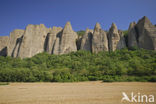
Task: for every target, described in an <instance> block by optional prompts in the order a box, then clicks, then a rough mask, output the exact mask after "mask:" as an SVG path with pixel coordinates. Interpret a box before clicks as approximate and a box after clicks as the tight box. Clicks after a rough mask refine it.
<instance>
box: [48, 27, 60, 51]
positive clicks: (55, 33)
mask: <svg viewBox="0 0 156 104" xmlns="http://www.w3.org/2000/svg"><path fill="white" fill-rule="evenodd" d="M61 31H62V28H61V27H55V26H54V27H53V28H52V29H51V30H50V33H48V35H47V44H46V51H47V52H48V53H49V54H52V53H53V50H54V45H56V44H57V42H56V38H58V37H60V35H61ZM57 40H58V39H57Z"/></svg>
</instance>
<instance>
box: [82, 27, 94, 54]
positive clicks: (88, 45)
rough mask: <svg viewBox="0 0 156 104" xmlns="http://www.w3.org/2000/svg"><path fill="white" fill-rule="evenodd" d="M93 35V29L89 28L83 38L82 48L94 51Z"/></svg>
mask: <svg viewBox="0 0 156 104" xmlns="http://www.w3.org/2000/svg"><path fill="white" fill-rule="evenodd" d="M92 37H93V30H90V29H88V28H87V29H86V31H85V34H84V35H83V37H82V40H81V46H80V49H81V50H86V51H92Z"/></svg>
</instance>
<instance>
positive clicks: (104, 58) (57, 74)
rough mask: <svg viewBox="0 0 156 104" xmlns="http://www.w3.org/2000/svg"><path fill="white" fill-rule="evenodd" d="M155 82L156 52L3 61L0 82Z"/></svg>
mask: <svg viewBox="0 0 156 104" xmlns="http://www.w3.org/2000/svg"><path fill="white" fill-rule="evenodd" d="M88 80H89V81H94V80H103V81H104V82H113V81H150V82H155V81H156V52H155V51H150V50H144V49H136V48H133V49H131V50H128V49H127V48H125V49H122V50H116V51H115V52H99V53H98V54H94V53H91V52H88V51H82V50H81V51H77V52H72V53H70V54H64V55H50V54H48V53H40V54H37V55H35V56H34V57H32V58H25V59H20V58H12V57H2V56H1V57H0V82H36V81H37V82H38V81H48V82H74V81H88Z"/></svg>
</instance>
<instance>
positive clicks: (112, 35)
mask: <svg viewBox="0 0 156 104" xmlns="http://www.w3.org/2000/svg"><path fill="white" fill-rule="evenodd" d="M108 41H109V50H110V51H115V50H116V49H117V46H118V42H119V41H120V35H119V33H118V29H117V26H116V25H115V24H114V23H112V26H111V28H110V29H109V33H108ZM118 47H119V46H118Z"/></svg>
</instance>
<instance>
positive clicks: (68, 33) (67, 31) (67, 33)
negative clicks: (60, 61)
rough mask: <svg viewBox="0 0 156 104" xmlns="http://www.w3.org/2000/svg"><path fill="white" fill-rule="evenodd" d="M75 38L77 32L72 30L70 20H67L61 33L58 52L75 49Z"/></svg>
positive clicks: (73, 50) (64, 52) (62, 52)
mask: <svg viewBox="0 0 156 104" xmlns="http://www.w3.org/2000/svg"><path fill="white" fill-rule="evenodd" d="M76 39H77V33H76V32H74V31H73V30H72V26H71V24H70V22H67V23H66V25H65V26H64V29H63V31H62V34H61V38H60V43H59V44H60V48H59V54H67V53H70V52H75V51H77V47H76Z"/></svg>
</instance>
